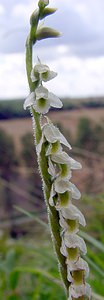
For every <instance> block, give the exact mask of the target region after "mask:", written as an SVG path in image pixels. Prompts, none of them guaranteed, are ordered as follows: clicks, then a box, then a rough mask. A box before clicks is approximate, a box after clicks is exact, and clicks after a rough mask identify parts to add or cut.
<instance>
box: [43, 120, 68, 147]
mask: <svg viewBox="0 0 104 300" xmlns="http://www.w3.org/2000/svg"><path fill="white" fill-rule="evenodd" d="M44 135H45V137H46V140H47V141H48V142H49V143H55V142H57V141H59V142H60V143H61V144H64V145H65V146H67V147H68V148H69V149H71V146H70V144H69V143H68V142H67V140H66V138H65V137H64V136H63V134H62V133H61V132H60V130H59V129H58V128H57V127H56V126H54V125H53V124H52V123H49V124H46V125H44Z"/></svg>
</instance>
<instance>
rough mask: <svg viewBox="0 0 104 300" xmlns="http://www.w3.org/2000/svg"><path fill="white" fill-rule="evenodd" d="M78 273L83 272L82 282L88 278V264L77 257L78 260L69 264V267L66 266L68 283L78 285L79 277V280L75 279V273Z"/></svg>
mask: <svg viewBox="0 0 104 300" xmlns="http://www.w3.org/2000/svg"><path fill="white" fill-rule="evenodd" d="M74 271H75V272H74ZM78 271H84V272H83V274H84V280H85V278H87V277H88V276H89V266H88V263H87V262H86V261H85V260H84V259H83V258H81V257H79V259H78V261H77V262H76V263H70V265H67V274H68V275H67V278H68V281H70V282H74V283H76V284H80V276H79V279H78V278H77V276H75V275H77V274H76V272H78ZM74 273H75V274H74Z"/></svg>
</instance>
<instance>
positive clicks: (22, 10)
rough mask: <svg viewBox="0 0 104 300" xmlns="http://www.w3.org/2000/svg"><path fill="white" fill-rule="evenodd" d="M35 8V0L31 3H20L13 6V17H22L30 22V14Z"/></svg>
mask: <svg viewBox="0 0 104 300" xmlns="http://www.w3.org/2000/svg"><path fill="white" fill-rule="evenodd" d="M34 10H35V6H34V1H30V2H29V3H27V4H26V3H18V4H16V5H15V6H13V8H12V12H11V15H12V17H16V18H19V19H20V18H22V19H23V22H24V21H26V22H29V16H30V15H31V14H32V11H34Z"/></svg>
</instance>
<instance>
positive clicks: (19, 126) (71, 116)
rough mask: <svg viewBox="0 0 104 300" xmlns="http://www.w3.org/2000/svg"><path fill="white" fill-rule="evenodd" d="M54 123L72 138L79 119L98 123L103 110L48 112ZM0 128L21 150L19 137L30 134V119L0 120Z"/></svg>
mask: <svg viewBox="0 0 104 300" xmlns="http://www.w3.org/2000/svg"><path fill="white" fill-rule="evenodd" d="M48 116H49V117H50V118H51V119H52V121H53V122H54V123H57V124H60V125H62V126H63V128H64V129H66V130H67V132H68V130H69V132H70V133H71V134H72V136H75V134H76V130H77V124H78V120H79V119H80V118H81V117H87V118H89V119H90V120H91V121H92V122H95V123H100V121H101V120H102V119H104V108H97V109H92V108H91V109H86V108H80V109H76V110H72V111H70V110H66V111H63V110H62V111H57V112H50V113H49V115H48ZM0 128H3V129H4V130H6V132H7V133H9V134H10V135H12V137H13V138H14V140H15V143H16V148H17V149H18V150H20V148H21V142H20V140H21V137H22V136H23V135H25V134H26V133H28V132H32V120H31V117H30V118H24V119H13V120H6V121H5V120H1V121H0Z"/></svg>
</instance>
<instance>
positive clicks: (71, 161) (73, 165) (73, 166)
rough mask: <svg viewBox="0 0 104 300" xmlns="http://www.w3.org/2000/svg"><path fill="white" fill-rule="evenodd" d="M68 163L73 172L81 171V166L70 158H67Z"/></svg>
mask: <svg viewBox="0 0 104 300" xmlns="http://www.w3.org/2000/svg"><path fill="white" fill-rule="evenodd" d="M69 161H70V168H71V169H73V170H77V169H82V165H81V164H80V163H79V162H78V161H76V160H75V159H73V158H72V157H70V156H69Z"/></svg>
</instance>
